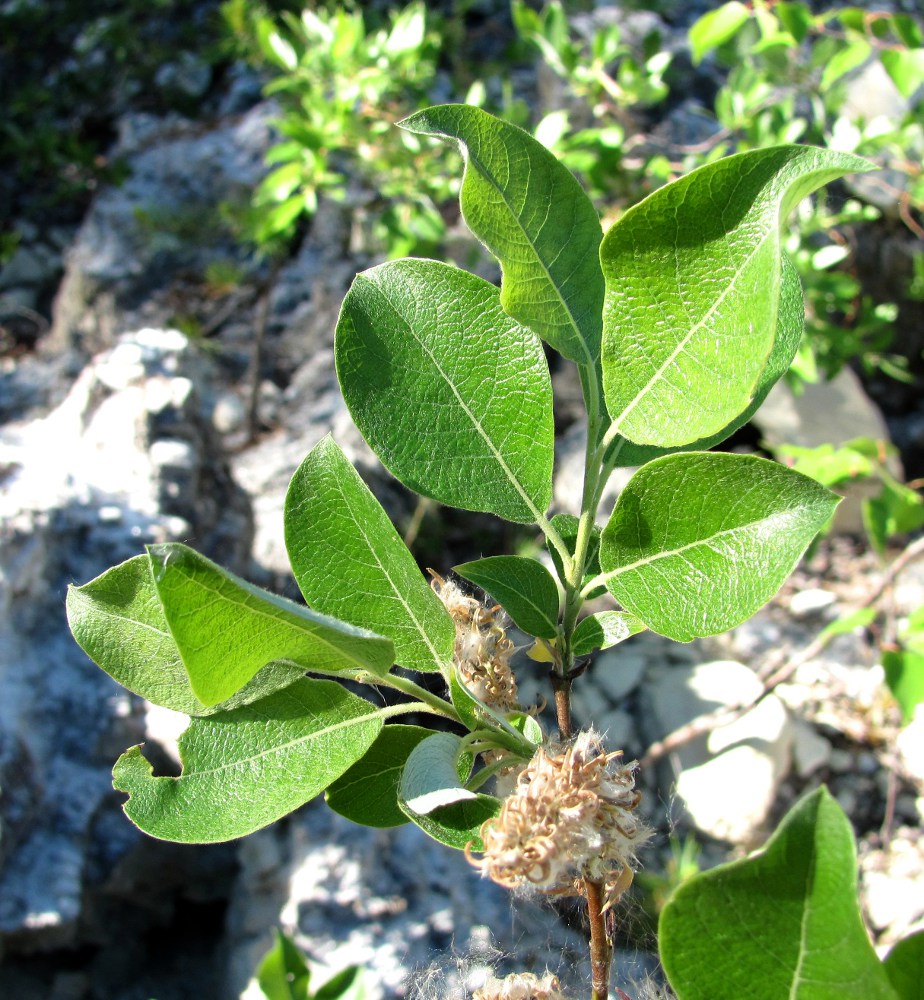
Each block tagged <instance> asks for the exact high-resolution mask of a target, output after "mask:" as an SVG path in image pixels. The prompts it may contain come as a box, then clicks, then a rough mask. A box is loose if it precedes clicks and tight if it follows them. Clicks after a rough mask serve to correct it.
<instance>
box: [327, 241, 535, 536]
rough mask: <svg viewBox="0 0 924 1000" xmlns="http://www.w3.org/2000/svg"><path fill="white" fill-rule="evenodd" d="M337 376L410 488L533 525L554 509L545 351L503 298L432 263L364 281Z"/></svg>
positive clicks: (380, 272) (340, 329)
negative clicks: (551, 506)
mask: <svg viewBox="0 0 924 1000" xmlns="http://www.w3.org/2000/svg"><path fill="white" fill-rule="evenodd" d="M335 350H336V360H337V374H338V376H339V378H340V384H341V387H342V389H343V396H344V399H345V400H346V402H347V406H348V407H349V409H350V413H351V414H352V416H353V419H354V421H355V422H356V425H357V427H359V429H360V431H361V432H362V434H363V437H365V439H366V440H367V441H368V442H369V444H370V446H371V447H372V449H373V451H375V453H376V454H377V455H378V456H379V458H380V459H381V460H382V462H383V463H384V465H385V466H386V467H387V468H388V469H389V470H390V471H391V472H392V473H393V474H394V475H395V476H396V477H397V478H398V479H400V480H401V482H403V483H404V484H405V486H408V487H410V488H411V489H413V490H416V491H417V492H418V493H422V494H424V495H425V496H429V497H433V499H435V500H439V501H440V502H441V503H446V504H451V505H452V506H454V507H462V508H464V509H466V510H479V511H486V512H488V513H492V514H497V515H498V516H499V517H504V518H507V519H508V520H510V521H519V522H522V523H531V522H533V521H535V520H536V519H537V518H538V517H539V516H540V515H542V514H543V513H544V512H545V510H546V508H547V507H548V505H549V503H550V501H551V498H552V461H553V424H552V386H551V381H550V379H549V372H548V366H547V364H546V361H545V355H544V354H543V350H542V344H541V342H540V341H539V339H538V338H537V337H536V336H535V335H534V334H533V333H532V332H531V331H529V330H527V329H526V327H524V326H521V325H520V324H519V323H517V322H516V321H515V320H512V319H511V318H510V317H509V316H508V315H507V314H506V313H505V312H504V311H503V309H502V308H501V305H500V299H499V293H498V290H497V289H496V288H495V287H494V286H493V285H491V284H489V283H488V282H486V281H483V280H482V279H481V278H478V277H476V276H475V275H472V274H469V273H468V272H466V271H461V270H459V269H458V268H454V267H450V266H449V265H447V264H440V263H437V262H436V261H425V260H398V261H392V262H391V263H388V264H382V265H380V266H379V267H374V268H372V269H371V270H369V271H364V272H363V273H362V274H359V275H357V277H356V278H355V279H354V281H353V285H352V287H351V288H350V291H349V292H348V293H347V296H346V298H345V299H344V303H343V309H342V311H341V313H340V320H339V323H338V325H337V339H336V345H335Z"/></svg>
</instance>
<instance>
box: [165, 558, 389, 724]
mask: <svg viewBox="0 0 924 1000" xmlns="http://www.w3.org/2000/svg"><path fill="white" fill-rule="evenodd" d="M148 553H149V555H150V557H151V566H152V570H153V573H154V586H155V587H156V588H157V594H158V597H159V598H160V601H161V604H162V605H163V609H164V616H165V618H166V619H167V624H168V626H169V628H170V632H171V634H172V636H173V639H174V641H175V642H176V645H177V648H178V649H179V651H180V655H181V656H182V658H183V663H184V665H185V666H186V670H187V672H188V673H189V679H190V683H191V685H192V689H193V692H194V694H195V695H196V697H197V698H198V699H199V700H200V701H202V702H203V703H204V704H206V705H214V704H217V703H218V702H220V701H224V700H225V699H226V698H229V697H230V696H231V695H232V694H234V693H235V692H236V691H238V690H240V689H241V688H242V687H243V686H244V685H245V684H246V683H247V682H248V681H249V680H250V679H251V678H252V677H253V676H254V674H256V673H257V671H258V670H259V669H260V668H261V667H263V666H264V665H265V664H266V663H269V662H270V661H271V660H291V661H292V662H293V663H297V664H299V665H300V666H301V667H302V668H304V669H308V670H316V671H319V672H321V673H336V674H347V675H349V676H354V675H356V674H360V673H372V674H385V673H387V672H388V670H389V668H390V667H391V665H392V663H393V662H394V647H393V646H392V644H391V642H390V641H389V640H388V639H384V638H382V637H381V636H376V635H373V634H372V633H371V632H366V631H364V630H362V629H357V628H356V627H354V626H352V625H347V624H345V623H343V622H338V621H336V620H335V619H333V618H328V617H327V616H326V615H320V614H317V613H316V612H314V611H310V610H309V609H308V608H303V607H301V606H300V605H298V604H295V603H293V602H292V601H288V600H286V599H285V598H284V597H277V596H276V595H275V594H270V593H269V592H268V591H265V590H261V589H260V588H259V587H254V586H253V585H252V584H250V583H247V582H246V581H245V580H241V579H240V578H239V577H236V576H234V574H233V573H229V572H228V571H227V570H225V569H222V567H220V566H217V565H216V564H215V563H213V562H211V561H210V560H209V559H206V558H205V556H202V555H199V553H198V552H195V551H194V550H193V549H190V548H188V547H187V546H185V545H180V544H179V543H172V542H171V543H167V544H164V545H152V546H150V547H149V548H148Z"/></svg>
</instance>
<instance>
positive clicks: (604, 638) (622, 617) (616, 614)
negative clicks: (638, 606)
mask: <svg viewBox="0 0 924 1000" xmlns="http://www.w3.org/2000/svg"><path fill="white" fill-rule="evenodd" d="M644 630H645V625H644V624H643V623H642V622H640V621H639V620H638V618H636V617H634V616H633V615H627V614H624V613H623V612H621V611H598V612H597V613H596V614H593V615H588V616H587V617H586V618H583V619H581V621H579V622H578V625H577V628H576V629H575V630H574V634H573V635H572V637H571V648H572V650H573V651H574V655H575V656H588V655H589V654H590V653H592V652H593V651H594V650H595V649H609V648H610V646H615V645H616V644H617V643H618V642H623V641H624V640H626V639H628V638H629V637H630V636H633V635H636V634H638V633H639V632H643V631H644Z"/></svg>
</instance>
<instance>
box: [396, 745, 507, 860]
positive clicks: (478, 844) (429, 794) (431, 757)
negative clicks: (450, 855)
mask: <svg viewBox="0 0 924 1000" xmlns="http://www.w3.org/2000/svg"><path fill="white" fill-rule="evenodd" d="M461 749H462V740H461V739H460V738H459V737H458V736H453V735H452V734H451V733H434V734H433V735H432V736H430V737H429V739H426V740H424V741H423V742H422V743H420V744H419V745H418V746H417V747H415V748H414V750H412V751H411V755H410V757H409V758H408V761H407V764H405V766H404V773H403V774H402V776H401V786H400V790H399V800H398V801H399V805H400V807H401V809H402V810H403V811H404V812H405V814H406V815H407V816H408V817H410V819H411V820H413V821H414V823H416V824H417V825H418V826H419V827H420V828H421V829H422V830H423V831H424V833H426V834H428V835H429V836H431V837H433V839H434V840H438V841H439V842H440V843H441V844H446V845H447V846H449V847H455V848H456V849H457V850H462V849H463V848H464V847H465V846H466V845H467V844H469V843H471V844H472V845H473V847H474V849H475V850H481V849H482V848H483V846H484V845H483V844H482V841H481V837H480V833H479V831H480V829H481V825H482V823H484V821H485V820H487V819H490V818H491V817H492V816H496V815H497V813H498V811H499V809H500V800H499V799H496V798H495V797H494V796H493V795H484V794H481V793H476V792H471V791H469V790H468V789H467V788H465V787H463V785H462V784H461V782H462V781H463V780H465V778H466V777H467V776H468V772H469V770H470V768H471V758H470V757H469V756H468V755H466V754H462V753H461Z"/></svg>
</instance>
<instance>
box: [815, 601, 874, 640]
mask: <svg viewBox="0 0 924 1000" xmlns="http://www.w3.org/2000/svg"><path fill="white" fill-rule="evenodd" d="M877 613H878V612H877V611H876V609H875V608H860V609H859V610H857V611H852V612H851V613H850V614H847V615H844V617H843V618H838V619H837V620H836V621H833V622H831V624H830V625H826V626H825V627H824V628H823V629H822V630H821V632H820V633H819V635H818V640H819V641H820V642H827V641H828V640H829V639H833V638H834V637H835V636H838V635H849V634H850V633H851V632H853V631H854V629H858V628H866V627H867V626H869V625H872V623H873V622H874V621H875V620H876V615H877Z"/></svg>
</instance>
